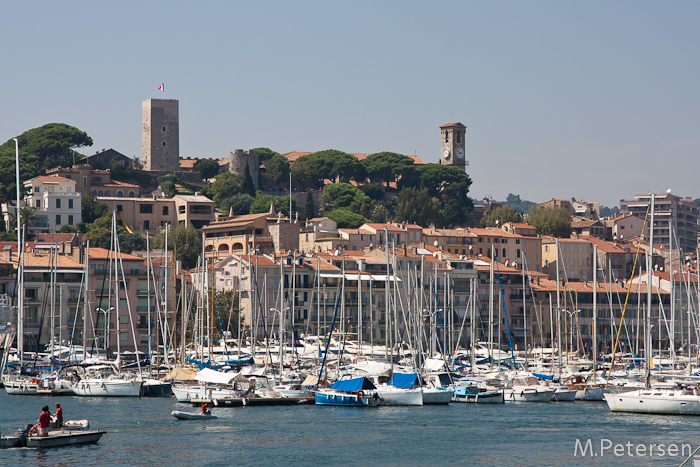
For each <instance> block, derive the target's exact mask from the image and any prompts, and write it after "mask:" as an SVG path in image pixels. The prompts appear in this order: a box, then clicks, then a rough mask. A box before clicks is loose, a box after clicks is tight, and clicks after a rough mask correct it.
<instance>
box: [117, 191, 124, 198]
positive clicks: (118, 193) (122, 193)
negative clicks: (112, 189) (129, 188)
mask: <svg viewBox="0 0 700 467" xmlns="http://www.w3.org/2000/svg"><path fill="white" fill-rule="evenodd" d="M117 196H118V197H120V198H121V197H122V196H124V192H123V191H122V190H119V191H117Z"/></svg>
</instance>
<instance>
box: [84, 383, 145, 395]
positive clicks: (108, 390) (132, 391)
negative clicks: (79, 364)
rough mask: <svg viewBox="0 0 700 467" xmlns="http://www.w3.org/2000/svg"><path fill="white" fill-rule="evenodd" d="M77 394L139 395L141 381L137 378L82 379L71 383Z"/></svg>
mask: <svg viewBox="0 0 700 467" xmlns="http://www.w3.org/2000/svg"><path fill="white" fill-rule="evenodd" d="M73 392H74V393H75V394H76V395H78V396H90V397H139V396H140V395H141V381H138V380H116V379H115V380H109V379H108V380H82V381H78V382H77V383H76V384H75V385H73Z"/></svg>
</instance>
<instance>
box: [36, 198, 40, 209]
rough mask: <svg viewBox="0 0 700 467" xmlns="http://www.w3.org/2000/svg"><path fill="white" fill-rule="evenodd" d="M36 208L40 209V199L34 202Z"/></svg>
mask: <svg viewBox="0 0 700 467" xmlns="http://www.w3.org/2000/svg"><path fill="white" fill-rule="evenodd" d="M36 207H37V208H40V207H41V200H40V199H38V200H36Z"/></svg>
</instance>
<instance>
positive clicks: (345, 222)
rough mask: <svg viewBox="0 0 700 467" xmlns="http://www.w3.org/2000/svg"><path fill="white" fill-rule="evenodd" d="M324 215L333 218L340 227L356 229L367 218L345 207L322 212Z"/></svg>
mask: <svg viewBox="0 0 700 467" xmlns="http://www.w3.org/2000/svg"><path fill="white" fill-rule="evenodd" d="M324 215H325V216H326V217H329V218H330V219H333V220H334V221H335V222H336V223H337V224H338V227H339V228H341V229H356V228H358V227H359V226H361V225H362V224H364V223H366V222H368V220H367V219H366V218H365V217H364V216H361V215H360V214H356V213H354V212H352V211H350V210H348V209H346V208H338V209H334V210H332V211H329V212H326V213H324Z"/></svg>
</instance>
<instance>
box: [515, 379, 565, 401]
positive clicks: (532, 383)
mask: <svg viewBox="0 0 700 467" xmlns="http://www.w3.org/2000/svg"><path fill="white" fill-rule="evenodd" d="M553 394H554V388H551V387H549V386H545V385H543V384H539V380H538V379H537V378H535V377H534V376H529V377H516V378H513V381H512V383H511V385H510V387H509V388H505V389H504V390H503V397H504V399H505V401H506V402H549V401H550V400H552V395H553Z"/></svg>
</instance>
